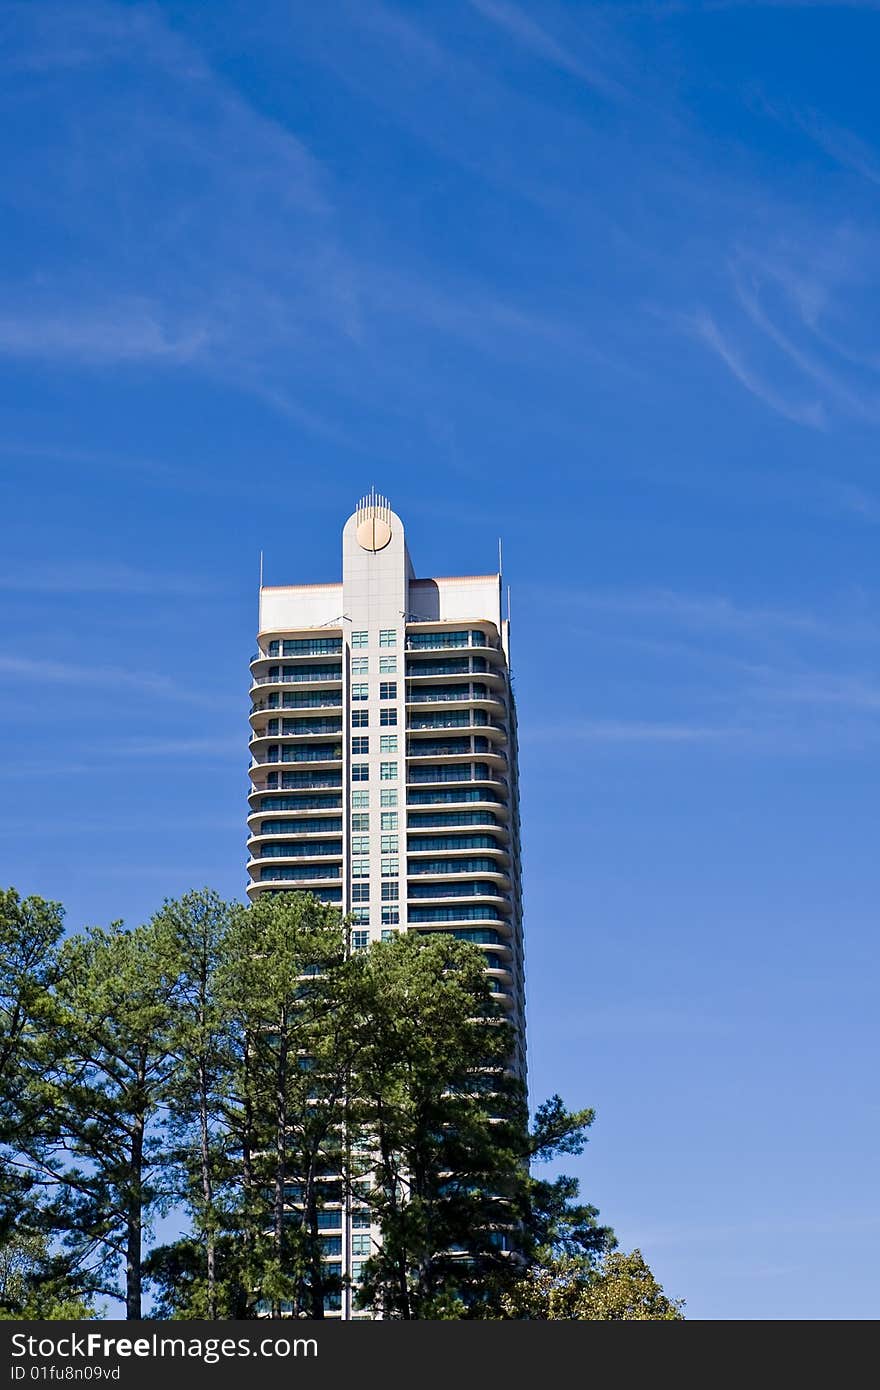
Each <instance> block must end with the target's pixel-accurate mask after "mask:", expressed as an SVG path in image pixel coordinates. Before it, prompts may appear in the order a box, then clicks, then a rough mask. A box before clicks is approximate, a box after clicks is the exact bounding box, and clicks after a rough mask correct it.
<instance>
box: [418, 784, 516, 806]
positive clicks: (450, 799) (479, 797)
mask: <svg viewBox="0 0 880 1390" xmlns="http://www.w3.org/2000/svg"><path fill="white" fill-rule="evenodd" d="M463 801H483V802H489V803H490V804H494V805H497V806H503V805H504V804H505V803H504V798H503V797H500V796H499V795H498V793H497V792H493V791H492V790H491V788H489V787H480V788H476V787H475V788H470V787H468V788H458V789H453V788H452V787H450V788H449V789H448V790H447V791H434V792H429V791H422V792H416V791H408V792H407V794H406V804H407V806H448V805H455V804H456V803H461V802H463Z"/></svg>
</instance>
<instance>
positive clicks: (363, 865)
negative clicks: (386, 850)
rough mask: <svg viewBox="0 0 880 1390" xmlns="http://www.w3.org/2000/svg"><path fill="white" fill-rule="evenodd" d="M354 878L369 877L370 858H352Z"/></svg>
mask: <svg viewBox="0 0 880 1390" xmlns="http://www.w3.org/2000/svg"><path fill="white" fill-rule="evenodd" d="M351 876H352V878H369V877H370V861H369V859H352V861H351Z"/></svg>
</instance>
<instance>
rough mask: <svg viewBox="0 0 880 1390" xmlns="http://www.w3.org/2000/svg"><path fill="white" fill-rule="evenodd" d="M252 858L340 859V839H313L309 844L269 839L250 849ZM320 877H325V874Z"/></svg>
mask: <svg viewBox="0 0 880 1390" xmlns="http://www.w3.org/2000/svg"><path fill="white" fill-rule="evenodd" d="M252 858H254V859H341V858H342V841H341V840H336V841H331V840H327V841H326V842H325V841H321V840H314V841H312V843H311V844H296V843H292V844H280V843H279V842H278V841H276V840H270V841H269V842H268V843H267V844H264V845H258V846H257V847H256V848H255V849H254V850H253V851H252ZM321 877H323V878H326V874H322V875H321Z"/></svg>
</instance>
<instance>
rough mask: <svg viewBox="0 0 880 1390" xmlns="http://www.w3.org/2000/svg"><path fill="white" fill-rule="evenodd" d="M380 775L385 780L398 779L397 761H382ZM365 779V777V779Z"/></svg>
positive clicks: (393, 780) (392, 780) (394, 780)
mask: <svg viewBox="0 0 880 1390" xmlns="http://www.w3.org/2000/svg"><path fill="white" fill-rule="evenodd" d="M379 777H380V779H381V780H382V781H383V782H396V781H397V763H380V764H379ZM364 780H365V779H364Z"/></svg>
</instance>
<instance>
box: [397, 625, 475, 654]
mask: <svg viewBox="0 0 880 1390" xmlns="http://www.w3.org/2000/svg"><path fill="white" fill-rule="evenodd" d="M461 647H465V648H467V647H483V648H484V649H486V648H490V649H491V648H494V647H495V644H494V643H493V642H490V641H489V640H488V638H487V637H486V634H485V633H483V632H479V631H477V630H475V629H473V628H471V629H467V630H465V631H459V632H414V633H411V634H410V635H409V636H408V637H407V639H406V649H407V651H412V652H417V651H418V652H424V651H448V650H449V649H450V648H461Z"/></svg>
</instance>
